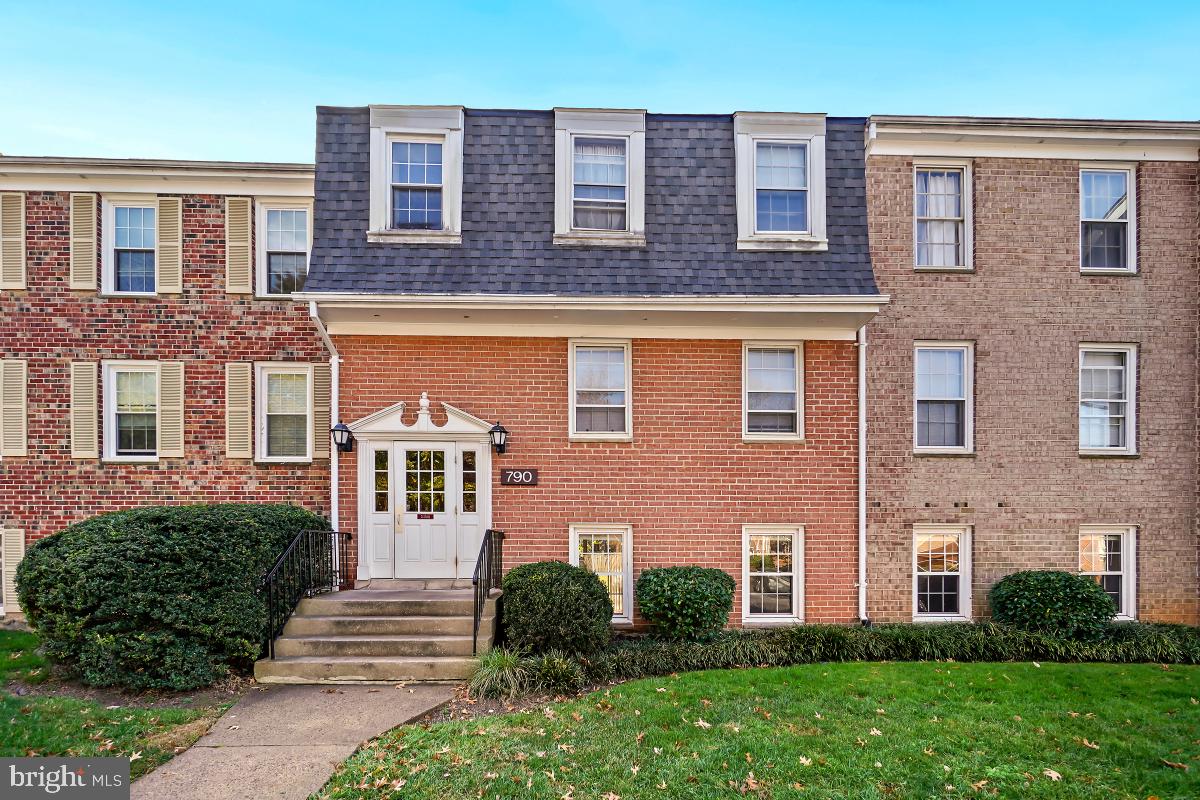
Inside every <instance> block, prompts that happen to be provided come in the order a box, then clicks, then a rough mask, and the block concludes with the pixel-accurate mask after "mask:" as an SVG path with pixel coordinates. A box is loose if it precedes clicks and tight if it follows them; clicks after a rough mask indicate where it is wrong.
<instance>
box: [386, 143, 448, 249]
mask: <svg viewBox="0 0 1200 800" xmlns="http://www.w3.org/2000/svg"><path fill="white" fill-rule="evenodd" d="M388 146H389V148H390V151H391V159H390V164H391V189H392V190H391V209H392V214H391V224H390V227H391V228H392V229H393V230H432V231H439V230H441V229H442V145H441V143H440V142H425V141H403V140H400V141H398V140H391V141H389V142H388Z"/></svg>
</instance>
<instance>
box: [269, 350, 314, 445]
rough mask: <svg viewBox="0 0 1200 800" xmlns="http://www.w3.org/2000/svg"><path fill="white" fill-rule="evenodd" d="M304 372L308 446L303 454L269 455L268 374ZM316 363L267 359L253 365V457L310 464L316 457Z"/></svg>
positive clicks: (296, 373)
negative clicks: (314, 372) (314, 379)
mask: <svg viewBox="0 0 1200 800" xmlns="http://www.w3.org/2000/svg"><path fill="white" fill-rule="evenodd" d="M270 374H284V375H298V374H304V375H305V376H307V378H308V437H307V442H308V447H307V452H306V453H305V455H304V456H268V455H267V375H270ZM313 406H314V403H313V367H312V364H306V363H301V362H286V361H264V362H259V363H257V364H255V365H254V460H255V461H256V462H258V463H261V464H308V463H311V462H312V458H313V420H314V418H315V417H316V415H315V413H314V412H315V408H314V407H313Z"/></svg>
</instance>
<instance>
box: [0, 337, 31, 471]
mask: <svg viewBox="0 0 1200 800" xmlns="http://www.w3.org/2000/svg"><path fill="white" fill-rule="evenodd" d="M27 370H28V367H27V365H26V362H25V361H24V360H23V359H19V358H6V359H3V360H0V456H24V455H26V452H27V450H26V448H27V445H26V439H27V435H28V434H27V425H28V423H27V422H26V418H27V409H26V399H25V396H26V386H27V384H28V374H27Z"/></svg>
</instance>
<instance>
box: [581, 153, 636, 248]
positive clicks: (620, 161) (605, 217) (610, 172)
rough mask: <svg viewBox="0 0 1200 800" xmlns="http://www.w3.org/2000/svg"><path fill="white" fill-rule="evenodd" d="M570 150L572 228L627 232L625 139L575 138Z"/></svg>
mask: <svg viewBox="0 0 1200 800" xmlns="http://www.w3.org/2000/svg"><path fill="white" fill-rule="evenodd" d="M573 145H574V146H573V149H572V156H571V158H572V172H573V176H572V183H571V189H572V192H571V226H572V227H573V228H575V229H576V230H592V231H627V230H629V216H628V196H627V192H628V188H629V165H628V158H627V150H628V146H629V142H628V140H627V139H613V138H599V137H593V136H576V137H574V141H573Z"/></svg>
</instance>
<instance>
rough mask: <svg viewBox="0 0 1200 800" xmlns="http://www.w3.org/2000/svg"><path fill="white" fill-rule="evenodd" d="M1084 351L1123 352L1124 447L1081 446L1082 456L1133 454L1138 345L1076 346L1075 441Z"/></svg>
mask: <svg viewBox="0 0 1200 800" xmlns="http://www.w3.org/2000/svg"><path fill="white" fill-rule="evenodd" d="M1085 352H1099V353H1112V352H1120V353H1125V354H1126V355H1125V397H1126V398H1127V400H1126V402H1125V446H1124V447H1082V446H1081V447H1080V448H1079V454H1080V455H1081V456H1135V455H1137V454H1138V448H1137V406H1138V402H1137V384H1138V381H1137V373H1138V346H1137V345H1136V344H1105V343H1097V342H1085V343H1083V344H1080V345H1079V352H1078V354H1077V355H1076V357H1075V441H1076V442H1079V421H1080V416H1079V415H1080V405H1081V404H1082V403H1083V354H1084V353H1085Z"/></svg>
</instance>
